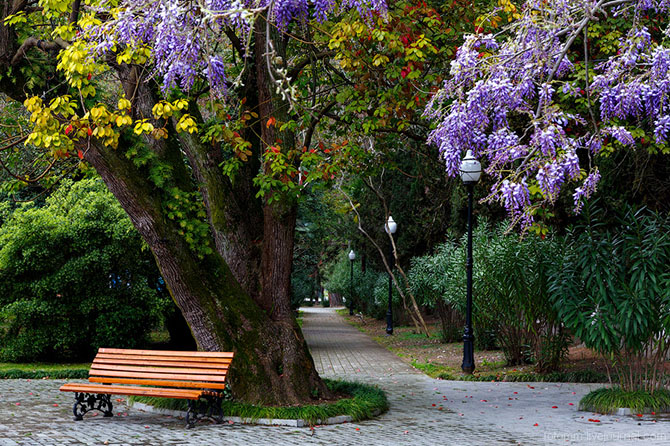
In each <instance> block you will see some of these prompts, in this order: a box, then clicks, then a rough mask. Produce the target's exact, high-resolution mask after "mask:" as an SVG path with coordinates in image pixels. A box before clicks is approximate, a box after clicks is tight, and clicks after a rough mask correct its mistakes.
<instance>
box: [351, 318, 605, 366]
mask: <svg viewBox="0 0 670 446" xmlns="http://www.w3.org/2000/svg"><path fill="white" fill-rule="evenodd" d="M340 313H341V314H342V315H343V316H344V317H345V318H346V319H347V320H348V321H349V323H351V324H352V325H355V326H356V327H357V328H358V329H359V330H361V331H363V332H365V333H366V334H368V335H370V336H371V337H372V338H373V339H374V340H375V341H377V342H379V343H380V344H381V345H383V346H384V347H386V348H387V349H389V350H391V351H392V352H394V353H395V354H397V355H398V356H399V357H400V358H401V359H402V360H403V361H405V362H407V363H409V364H411V365H413V366H414V367H416V368H418V369H420V370H422V371H424V372H425V373H426V374H428V375H430V376H433V377H437V376H438V375H439V374H441V373H447V374H451V375H454V376H460V375H461V374H462V372H461V363H462V362H463V343H462V342H457V343H450V344H443V343H442V342H441V341H440V337H439V322H438V321H437V320H431V319H427V320H426V323H427V324H428V325H429V328H430V332H431V337H430V338H426V336H425V335H422V334H417V332H416V329H415V328H414V327H406V326H401V327H394V332H393V335H392V336H387V335H386V322H385V321H379V320H377V319H373V318H369V317H365V316H362V315H355V316H349V314H348V312H347V311H346V310H345V311H342V312H340ZM475 365H476V370H475V374H485V375H486V374H498V373H500V374H504V373H514V372H526V373H530V372H533V371H534V366H533V365H532V364H528V365H522V366H512V367H509V366H506V365H505V357H504V355H503V352H502V351H501V350H493V351H481V350H475ZM576 370H592V371H597V372H601V373H607V368H606V366H605V362H604V361H603V360H602V359H600V358H598V357H597V356H596V355H595V354H594V353H593V352H592V351H591V350H589V349H587V348H586V347H584V346H582V345H574V346H571V347H570V351H569V355H568V358H567V360H566V361H565V362H564V365H563V369H562V371H566V372H569V371H576Z"/></svg>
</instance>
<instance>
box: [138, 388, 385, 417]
mask: <svg viewBox="0 0 670 446" xmlns="http://www.w3.org/2000/svg"><path fill="white" fill-rule="evenodd" d="M323 381H324V382H325V383H326V386H328V388H329V389H330V390H332V391H333V392H335V393H338V394H345V395H350V396H351V397H350V398H343V399H341V400H339V401H336V402H334V403H325V404H313V405H305V406H294V407H275V406H255V405H253V404H246V403H240V402H236V401H224V402H223V404H222V408H223V413H224V415H226V416H233V417H242V418H251V419H252V420H257V419H259V418H275V419H289V420H305V422H307V423H309V424H310V425H314V424H317V422H318V421H319V420H325V419H327V418H330V417H335V416H338V415H349V416H351V417H352V418H353V419H354V421H360V420H365V419H368V418H372V417H374V416H376V415H378V414H379V413H382V412H386V411H387V410H388V401H387V399H386V395H385V394H384V392H383V391H382V390H381V389H379V388H378V387H374V386H370V385H367V384H361V383H354V382H347V381H339V380H330V379H324V380H323ZM129 400H130V401H136V402H141V403H144V404H149V405H151V406H153V407H155V408H160V409H170V410H180V411H186V410H187V408H188V402H187V401H186V400H174V399H167V398H149V397H130V398H129Z"/></svg>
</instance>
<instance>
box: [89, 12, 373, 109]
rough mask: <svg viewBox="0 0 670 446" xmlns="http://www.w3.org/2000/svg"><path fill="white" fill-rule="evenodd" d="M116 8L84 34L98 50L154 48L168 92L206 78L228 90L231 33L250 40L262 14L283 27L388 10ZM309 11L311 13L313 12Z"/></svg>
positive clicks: (220, 91) (217, 87)
mask: <svg viewBox="0 0 670 446" xmlns="http://www.w3.org/2000/svg"><path fill="white" fill-rule="evenodd" d="M119 3H120V4H119V5H118V7H115V8H110V9H108V10H100V11H99V12H101V13H105V14H109V15H111V16H112V17H113V20H107V21H105V22H104V23H103V24H100V25H98V26H95V27H92V28H91V29H89V30H88V33H87V35H86V36H85V37H87V38H89V39H92V40H93V41H95V42H97V44H96V47H95V50H96V52H97V54H98V55H102V54H105V53H107V52H108V51H110V50H112V49H116V50H118V49H119V48H120V47H121V48H131V49H133V48H141V47H146V48H149V49H150V50H151V57H152V62H153V65H154V72H153V74H154V75H156V76H160V77H162V85H163V90H164V92H167V91H168V90H169V89H171V88H173V87H179V88H181V89H182V90H185V91H188V90H190V89H191V88H192V86H193V84H194V82H195V80H196V79H197V78H199V77H203V78H205V79H206V80H207V81H208V84H209V86H210V88H211V89H212V91H213V92H214V93H215V94H216V95H217V96H221V95H223V94H225V92H226V83H227V76H226V70H225V65H224V62H223V59H222V57H221V54H222V49H223V48H225V47H226V46H227V45H228V43H227V40H226V39H227V33H230V32H235V33H236V34H237V38H238V39H239V40H240V41H241V42H248V40H249V39H250V31H251V28H252V26H253V21H254V20H255V18H256V17H257V15H258V14H263V15H265V16H266V17H268V18H269V20H270V21H271V22H273V23H274V25H276V26H277V27H278V28H279V29H280V30H286V28H287V27H288V26H289V25H290V24H291V23H292V22H296V21H305V20H309V19H312V18H313V19H316V20H318V21H323V20H325V19H326V18H327V16H328V14H331V13H337V12H340V11H342V10H347V9H356V10H358V11H359V12H360V13H361V14H363V15H369V14H372V13H379V14H385V12H386V3H385V1H384V0H343V1H341V2H339V6H338V5H336V3H335V1H334V0H201V1H198V2H184V1H179V0H122V1H120V2H119ZM310 11H311V13H310Z"/></svg>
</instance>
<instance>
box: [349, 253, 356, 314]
mask: <svg viewBox="0 0 670 446" xmlns="http://www.w3.org/2000/svg"><path fill="white" fill-rule="evenodd" d="M355 259H356V253H355V252H354V250H353V249H352V250H351V251H349V264H350V266H351V269H350V274H349V316H353V315H354V260H355Z"/></svg>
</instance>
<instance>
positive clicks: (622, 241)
mask: <svg viewBox="0 0 670 446" xmlns="http://www.w3.org/2000/svg"><path fill="white" fill-rule="evenodd" d="M590 211H591V209H590V208H586V209H585V220H586V221H585V223H583V224H581V225H579V226H576V227H575V228H574V229H572V230H571V231H570V232H569V233H568V235H567V237H566V239H565V240H566V242H565V245H564V247H563V255H562V256H561V260H560V262H559V263H558V264H557V265H556V267H555V269H554V273H553V275H552V280H551V288H550V291H551V292H550V296H551V299H552V302H553V304H554V307H555V308H556V309H557V310H558V312H559V315H560V317H561V320H562V321H563V322H564V323H565V324H566V326H567V327H568V328H569V329H570V330H572V332H573V333H574V334H575V335H576V336H578V337H579V339H581V340H582V341H583V342H584V343H585V344H586V346H587V347H589V348H591V349H593V350H595V351H596V352H598V353H600V354H601V355H603V357H605V358H606V359H609V360H610V362H611V365H612V367H613V368H614V370H615V371H616V372H617V375H618V377H619V383H620V385H621V388H622V389H623V390H624V391H634V390H645V391H648V392H654V391H655V390H657V389H660V388H662V387H663V386H664V385H665V384H666V383H667V376H666V375H664V374H663V372H662V370H663V362H664V361H665V358H666V357H667V356H668V352H669V350H670V267H669V265H670V220H669V219H668V216H667V215H665V216H664V215H661V214H657V213H652V212H649V211H646V210H641V211H637V212H634V211H633V210H632V209H627V210H626V211H625V212H624V213H623V214H622V215H621V216H620V217H619V221H618V224H617V225H615V226H613V227H609V228H605V227H603V226H602V224H600V223H598V221H602V220H603V219H602V218H601V217H600V215H599V214H600V213H599V212H595V213H591V212H590Z"/></svg>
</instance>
